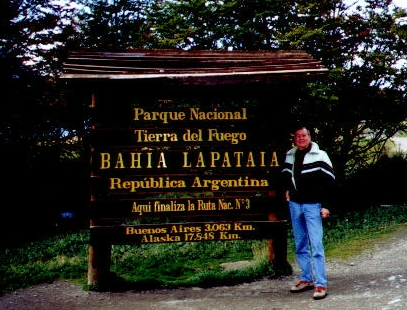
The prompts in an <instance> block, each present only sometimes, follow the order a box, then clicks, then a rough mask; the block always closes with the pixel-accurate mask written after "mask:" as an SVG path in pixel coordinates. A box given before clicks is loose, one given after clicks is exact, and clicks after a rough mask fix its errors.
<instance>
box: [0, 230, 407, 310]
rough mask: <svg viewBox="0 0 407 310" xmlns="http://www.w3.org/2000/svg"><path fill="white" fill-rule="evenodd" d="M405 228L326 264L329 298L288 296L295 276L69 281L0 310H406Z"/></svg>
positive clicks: (23, 295)
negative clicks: (196, 282)
mask: <svg viewBox="0 0 407 310" xmlns="http://www.w3.org/2000/svg"><path fill="white" fill-rule="evenodd" d="M406 254H407V227H406V228H405V229H403V230H401V231H398V232H396V233H394V234H393V235H392V236H391V237H390V238H388V239H386V240H380V241H379V242H378V243H377V244H376V246H375V247H374V248H373V249H371V250H370V251H368V252H365V253H363V254H361V255H358V256H356V257H354V258H352V259H350V260H347V261H338V260H329V259H328V261H327V266H328V276H329V287H328V292H329V295H328V296H327V297H326V298H325V299H323V300H318V301H316V300H313V299H312V291H308V292H304V293H299V294H291V293H290V292H289V288H290V286H291V285H292V283H294V282H296V281H297V279H298V274H299V271H298V269H296V268H297V267H296V264H295V263H293V267H294V273H293V275H290V276H287V277H283V278H281V279H276V280H266V279H265V280H262V281H256V282H253V283H246V284H242V285H236V286H231V287H225V286H222V287H214V288H210V289H201V288H188V289H176V290H156V291H145V292H136V291H128V292H124V293H98V292H87V291H84V290H82V287H81V286H79V285H75V284H72V283H70V282H68V281H58V282H55V283H51V284H41V285H37V286H34V287H31V288H28V289H24V290H17V291H15V292H11V293H10V294H6V295H4V296H0V309H15V310H40V309H41V310H43V309H46V310H51V309H58V310H68V309H77V310H82V309H83V310H85V309H86V310H93V309H95V310H96V309H98V310H104V309H125V310H127V309H137V310H147V309H148V310H153V309H154V310H158V309H159V310H173V309H174V310H175V309H176V310H187V309H188V310H208V309H211V310H221V309H224V310H248V309H252V310H254V309H260V310H262V309H267V310H279V309H289V310H306V309H316V310H318V309H320V310H327V309H332V310H359V309H360V310H387V309H388V310H395V309H403V310H405V309H407V255H406Z"/></svg>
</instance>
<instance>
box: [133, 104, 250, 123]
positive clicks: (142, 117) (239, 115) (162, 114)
mask: <svg viewBox="0 0 407 310" xmlns="http://www.w3.org/2000/svg"><path fill="white" fill-rule="evenodd" d="M133 111H134V117H133V120H134V121H161V122H162V123H163V124H168V123H169V122H170V121H245V120H247V111H246V108H241V109H239V110H236V111H218V110H217V109H214V110H213V111H201V110H200V108H189V109H188V113H186V112H184V111H145V110H144V109H142V108H133Z"/></svg>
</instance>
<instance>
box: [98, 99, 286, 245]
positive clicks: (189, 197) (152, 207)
mask: <svg viewBox="0 0 407 310" xmlns="http://www.w3.org/2000/svg"><path fill="white" fill-rule="evenodd" d="M104 101H106V98H99V99H98V98H96V100H95V102H97V103H98V104H96V105H95V107H94V121H93V125H92V133H91V137H92V139H91V145H92V150H91V195H92V199H91V217H92V226H91V243H101V242H107V243H157V242H193V241H221V240H223V241H227V240H242V239H269V238H272V237H275V236H276V235H278V234H279V235H282V236H285V231H286V230H285V226H286V221H285V220H277V219H274V220H273V221H270V220H269V215H270V214H273V213H274V212H275V208H276V207H277V204H276V201H275V200H276V191H277V186H278V181H277V179H278V174H279V172H280V169H281V167H280V165H281V164H282V161H283V160H284V150H283V149H282V146H281V143H280V141H278V140H279V139H281V138H278V137H279V135H281V132H280V131H279V130H277V128H274V127H275V126H276V124H279V123H280V122H279V120H278V119H276V116H272V115H269V116H267V117H265V113H266V111H265V110H264V109H259V107H256V106H255V105H250V103H246V104H245V102H244V101H242V102H236V100H234V101H233V105H228V102H225V104H224V105H223V106H222V108H219V107H212V106H211V102H210V100H207V101H209V102H206V105H204V106H203V107H202V105H201V106H195V105H196V104H197V103H196V102H194V100H190V102H189V103H188V102H185V100H182V104H181V102H180V99H168V98H167V99H165V100H164V99H155V100H154V99H144V103H143V102H137V104H131V103H129V104H123V103H121V104H120V105H121V108H120V111H122V113H111V112H109V111H110V110H111V109H113V110H114V109H115V104H112V103H111V102H104ZM237 103H240V104H241V105H239V104H237ZM182 105H184V106H185V107H181V106H182ZM116 106H117V105H116ZM123 106H127V109H126V108H123ZM116 112H117V111H116ZM280 130H281V128H280ZM124 219H126V220H129V219H133V220H138V221H137V223H136V224H125V223H124V222H123V220H124ZM147 219H148V220H147ZM169 219H170V220H173V221H174V223H172V224H168V221H169ZM146 220H147V223H148V224H147V223H146ZM118 221H122V222H119V223H120V225H117V223H118ZM114 222H115V223H116V225H112V223H114ZM152 222H154V223H152Z"/></svg>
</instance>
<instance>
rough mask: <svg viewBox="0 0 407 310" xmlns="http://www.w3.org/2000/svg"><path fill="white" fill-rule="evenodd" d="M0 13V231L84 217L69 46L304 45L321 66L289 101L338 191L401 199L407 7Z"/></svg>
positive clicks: (27, 230)
mask: <svg viewBox="0 0 407 310" xmlns="http://www.w3.org/2000/svg"><path fill="white" fill-rule="evenodd" d="M362 4H363V5H362ZM0 14H1V28H0V79H1V80H0V81H1V85H2V90H3V91H2V95H3V96H2V99H1V103H2V104H1V106H0V118H1V123H0V159H1V163H2V175H3V180H4V181H5V182H4V185H3V186H2V188H1V194H2V197H3V200H4V201H11V202H12V203H11V204H7V205H5V207H4V210H3V212H4V216H3V217H2V221H3V224H4V223H6V222H10V221H12V222H17V223H18V225H12V227H9V226H10V225H7V226H6V225H1V227H2V232H1V236H2V239H3V240H2V241H4V242H12V241H13V240H14V238H17V236H18V238H21V236H23V238H28V239H29V238H31V237H33V235H35V234H36V233H41V232H46V231H47V230H49V229H50V228H51V227H54V226H55V225H57V224H58V221H61V220H63V219H62V218H61V216H62V215H63V214H66V212H67V211H69V214H75V219H78V220H81V219H84V218H86V212H85V213H83V212H84V211H83V210H85V209H84V208H86V202H87V200H88V197H87V192H86V191H85V190H84V188H85V187H86V178H87V176H86V175H84V171H86V169H84V167H85V166H87V165H88V162H87V159H86V158H85V156H84V151H83V150H84V149H85V148H86V146H87V141H88V136H89V130H90V129H89V126H88V123H87V119H86V115H88V114H87V109H88V107H87V106H86V105H85V104H84V105H83V106H82V107H81V109H80V110H77V109H72V107H70V106H69V105H68V104H67V101H66V98H67V93H68V92H69V91H70V90H69V89H68V88H67V85H66V84H65V82H63V81H61V80H59V78H58V77H59V75H60V74H61V68H62V64H63V62H64V60H65V59H66V57H67V56H68V55H69V53H70V52H71V51H73V50H84V49H90V50H93V51H124V50H131V49H139V48H143V49H184V50H219V49H222V50H242V51H255V50H275V49H281V50H297V49H299V50H305V51H306V52H307V53H309V54H310V55H311V56H312V57H314V58H315V59H317V60H320V61H321V62H322V63H323V65H324V66H325V67H326V68H328V69H329V73H328V77H327V79H325V80H323V81H318V82H312V83H308V84H306V85H304V87H303V90H302V93H301V96H300V98H298V102H297V103H296V104H295V106H294V107H293V108H292V111H291V112H292V116H293V117H294V118H298V119H305V120H308V121H310V122H312V124H313V126H314V128H315V133H316V135H315V137H314V140H316V141H317V142H318V143H319V144H320V145H321V147H322V148H324V149H325V150H327V152H328V153H329V154H330V155H331V157H332V161H333V163H334V166H335V170H336V173H337V177H338V178H337V187H338V188H337V197H338V199H337V203H338V204H342V203H343V202H344V201H346V199H349V198H348V197H355V196H354V195H353V193H354V192H355V191H356V190H358V192H362V193H363V195H358V196H357V197H356V198H352V199H359V202H360V203H358V204H357V206H358V207H361V206H363V205H364V204H368V203H369V204H370V203H372V202H374V203H379V204H389V203H396V202H397V203H399V202H405V200H406V197H405V194H404V189H403V183H402V182H400V181H399V180H400V179H402V178H403V177H404V175H405V172H406V171H407V163H406V157H405V154H404V153H403V152H396V153H395V154H394V153H393V154H392V155H391V156H390V155H389V152H388V150H389V147H391V144H389V142H390V141H391V138H392V137H394V136H395V135H404V134H405V133H406V131H407V122H406V119H407V96H406V85H407V70H406V69H407V61H406V58H407V57H406V54H407V11H406V9H403V8H400V7H398V6H397V5H395V4H394V3H393V2H392V1H391V0H388V1H385V0H368V1H364V2H360V1H358V2H354V3H353V2H349V1H339V0H324V1H296V2H295V3H292V1H287V0H265V1H254V2H252V1H242V0H240V1H162V0H161V1H160V0H155V1H151V0H141V1H129V0H127V1H124V0H123V1H120V0H114V1H89V0H88V1H75V2H71V1H43V0H41V1H39V0H24V1H23V0H13V1H7V0H2V2H1V8H0ZM352 205H353V206H354V204H352ZM22 228H23V229H22ZM21 231H24V233H21Z"/></svg>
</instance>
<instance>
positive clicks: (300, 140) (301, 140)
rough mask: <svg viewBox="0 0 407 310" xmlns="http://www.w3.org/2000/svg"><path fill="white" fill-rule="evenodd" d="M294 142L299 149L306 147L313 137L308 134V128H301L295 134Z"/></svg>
mask: <svg viewBox="0 0 407 310" xmlns="http://www.w3.org/2000/svg"><path fill="white" fill-rule="evenodd" d="M294 143H295V145H296V146H297V148H298V149H299V150H303V149H306V148H307V147H308V145H309V144H310V143H311V137H310V136H309V135H308V131H307V129H305V128H303V129H299V130H297V131H296V132H295V134H294Z"/></svg>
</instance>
